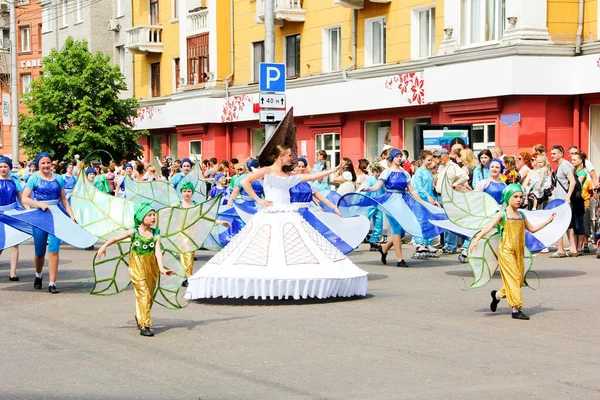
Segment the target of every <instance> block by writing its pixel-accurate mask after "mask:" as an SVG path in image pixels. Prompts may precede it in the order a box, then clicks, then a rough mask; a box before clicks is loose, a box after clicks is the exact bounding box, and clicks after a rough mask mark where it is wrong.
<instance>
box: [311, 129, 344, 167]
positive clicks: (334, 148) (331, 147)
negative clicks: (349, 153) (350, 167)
mask: <svg viewBox="0 0 600 400" xmlns="http://www.w3.org/2000/svg"><path fill="white" fill-rule="evenodd" d="M315 147H316V151H317V152H318V151H319V150H325V151H326V152H327V161H328V162H329V165H333V166H336V165H338V164H339V163H340V134H339V133H320V134H318V135H315ZM316 159H317V155H316V154H315V160H316Z"/></svg>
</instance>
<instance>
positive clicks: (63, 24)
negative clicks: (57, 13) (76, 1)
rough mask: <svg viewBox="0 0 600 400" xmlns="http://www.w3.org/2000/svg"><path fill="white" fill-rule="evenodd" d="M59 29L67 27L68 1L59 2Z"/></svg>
mask: <svg viewBox="0 0 600 400" xmlns="http://www.w3.org/2000/svg"><path fill="white" fill-rule="evenodd" d="M60 5H61V7H60V10H61V19H60V20H61V28H66V27H67V26H69V0H61V2H60Z"/></svg>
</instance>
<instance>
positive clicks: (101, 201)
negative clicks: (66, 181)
mask: <svg viewBox="0 0 600 400" xmlns="http://www.w3.org/2000/svg"><path fill="white" fill-rule="evenodd" d="M70 202H71V208H72V209H73V213H74V214H75V218H76V219H77V223H78V224H79V225H80V226H81V227H82V228H83V229H85V230H86V231H88V232H89V233H91V234H92V235H94V236H97V237H99V238H100V239H103V240H108V239H110V238H112V237H114V236H117V235H120V234H121V233H124V232H126V231H128V230H129V229H133V206H134V203H133V202H132V201H130V200H127V199H125V198H121V197H114V196H111V195H108V194H106V193H102V192H101V191H99V190H98V189H96V187H94V186H93V185H92V184H90V183H89V182H88V180H87V179H86V178H85V176H84V174H83V172H81V173H80V174H79V176H78V177H77V182H76V183H75V187H74V188H73V193H72V194H71V200H70Z"/></svg>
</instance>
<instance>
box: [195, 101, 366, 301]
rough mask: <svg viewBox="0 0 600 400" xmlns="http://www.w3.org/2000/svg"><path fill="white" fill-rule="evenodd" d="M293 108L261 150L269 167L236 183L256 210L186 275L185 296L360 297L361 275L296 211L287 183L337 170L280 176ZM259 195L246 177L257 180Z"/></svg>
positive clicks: (287, 157) (292, 153) (289, 154)
mask: <svg viewBox="0 0 600 400" xmlns="http://www.w3.org/2000/svg"><path fill="white" fill-rule="evenodd" d="M296 146H297V144H296V135H295V130H294V125H293V114H292V110H290V111H289V112H288V114H287V115H286V117H285V119H284V120H283V121H282V122H281V123H280V124H279V126H278V127H277V130H276V132H275V134H274V135H273V136H272V137H271V138H270V139H269V141H268V142H267V143H266V144H265V146H264V147H263V149H262V151H261V155H260V157H259V161H260V162H261V165H265V166H267V165H269V166H268V167H266V168H261V169H259V170H258V171H256V172H254V173H252V174H250V175H248V177H247V178H246V179H244V180H243V181H242V185H243V188H244V190H245V191H246V192H247V193H248V194H249V195H250V196H251V197H252V198H253V199H254V200H255V201H256V202H257V203H258V204H260V205H261V206H262V208H261V209H260V210H259V211H258V212H257V213H256V215H255V216H254V217H253V218H252V219H251V220H250V221H249V223H248V224H247V225H246V226H245V227H244V228H243V229H242V230H241V231H240V232H239V233H238V234H237V235H236V236H235V237H234V239H233V240H232V241H231V243H229V244H228V245H227V246H226V247H225V248H224V249H223V250H221V251H220V252H219V253H217V254H216V255H215V256H214V257H213V258H212V259H211V260H209V261H208V263H206V264H205V265H204V266H203V267H202V268H201V269H200V270H199V271H198V272H196V273H195V274H194V275H193V276H192V277H191V278H190V279H189V286H188V292H187V294H186V296H187V297H188V298H191V299H200V298H210V297H223V298H239V297H243V298H249V297H254V298H255V299H259V298H261V299H267V298H270V299H274V298H279V299H287V298H290V297H291V298H294V299H300V298H308V297H317V298H328V297H350V296H365V295H366V292H367V273H366V272H365V271H363V270H361V269H360V268H358V267H357V266H356V265H354V264H353V263H352V262H351V261H350V260H349V259H348V258H347V257H346V256H345V255H344V254H342V253H341V252H340V251H339V250H338V249H336V248H335V247H334V246H333V245H332V244H331V243H330V242H328V241H327V240H326V239H325V238H324V237H323V236H322V235H321V234H320V233H319V232H318V231H317V230H315V229H314V228H313V227H312V226H311V225H310V224H309V223H308V222H307V221H306V220H304V218H302V216H301V215H300V214H299V213H298V205H294V204H291V203H290V188H292V187H294V186H295V185H297V184H298V183H300V182H306V181H311V180H317V179H320V178H324V177H326V176H328V175H329V174H331V173H332V172H334V171H335V170H338V169H340V168H341V165H340V166H338V167H337V168H336V169H335V170H328V171H323V172H320V173H316V174H312V175H292V176H289V175H288V174H287V173H286V169H287V168H289V167H290V165H291V164H292V161H293V159H294V158H295V157H296ZM263 178H264V181H263V186H264V194H265V198H264V199H261V198H260V197H259V196H258V195H257V194H256V193H255V191H254V190H253V188H252V182H255V181H257V180H259V179H263Z"/></svg>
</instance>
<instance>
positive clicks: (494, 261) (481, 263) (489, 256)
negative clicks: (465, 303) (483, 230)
mask: <svg viewBox="0 0 600 400" xmlns="http://www.w3.org/2000/svg"><path fill="white" fill-rule="evenodd" d="M499 244H500V237H499V236H498V232H496V231H495V230H493V231H492V232H490V233H488V234H487V235H486V236H484V237H483V238H481V239H480V240H479V243H478V246H477V249H476V250H475V251H473V252H470V253H469V257H468V260H469V266H470V267H471V269H472V270H473V282H472V283H471V284H470V285H469V288H470V289H473V288H478V287H481V286H483V285H485V284H486V283H488V282H489V281H490V280H491V279H492V276H494V272H496V270H497V269H498V245H499Z"/></svg>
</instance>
